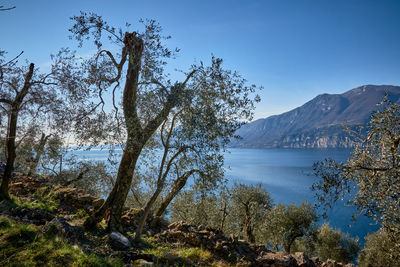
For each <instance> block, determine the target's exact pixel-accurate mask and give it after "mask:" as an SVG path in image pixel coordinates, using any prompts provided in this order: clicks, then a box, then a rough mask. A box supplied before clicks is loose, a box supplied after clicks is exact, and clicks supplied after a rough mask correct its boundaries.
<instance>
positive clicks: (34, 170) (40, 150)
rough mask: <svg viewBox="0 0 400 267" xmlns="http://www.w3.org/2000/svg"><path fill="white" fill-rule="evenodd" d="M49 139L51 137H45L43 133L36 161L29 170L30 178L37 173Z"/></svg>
mask: <svg viewBox="0 0 400 267" xmlns="http://www.w3.org/2000/svg"><path fill="white" fill-rule="evenodd" d="M49 137H50V135H45V134H44V133H42V136H41V138H40V142H39V146H38V148H37V149H36V156H35V159H34V160H33V162H32V165H31V166H30V168H29V172H28V176H31V175H33V174H35V173H36V168H37V166H38V164H39V161H40V157H41V156H42V154H43V152H44V147H45V145H46V143H47V139H49Z"/></svg>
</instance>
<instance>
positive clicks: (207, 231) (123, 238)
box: [0, 175, 354, 267]
mask: <svg viewBox="0 0 400 267" xmlns="http://www.w3.org/2000/svg"><path fill="white" fill-rule="evenodd" d="M10 193H11V195H12V200H11V201H7V200H3V201H1V202H0V266H110V267H112V266H116V267H117V266H221V267H225V266H293V267H296V266H303V267H318V266H321V267H322V266H339V267H340V266H344V267H351V266H354V265H353V264H347V265H346V264H341V263H338V262H336V261H334V260H329V259H328V260H327V261H326V262H322V261H320V260H319V259H318V257H313V258H311V259H310V258H309V257H308V256H307V255H306V254H304V253H303V252H296V253H294V254H288V253H285V252H280V251H272V250H270V249H268V248H267V247H266V246H265V245H261V244H252V243H248V242H246V241H245V240H239V239H238V237H236V236H233V235H231V236H229V237H227V236H225V235H224V233H223V232H222V231H221V229H216V228H212V227H208V226H204V225H199V226H197V225H192V224H189V223H186V222H182V221H180V222H175V223H172V224H169V223H168V222H167V221H166V220H164V219H161V218H159V219H158V220H155V217H154V218H150V219H151V220H152V222H151V224H150V225H151V226H150V227H149V228H148V229H146V230H147V231H146V234H145V235H144V236H143V243H134V242H133V238H132V232H133V230H134V229H135V228H136V227H137V222H138V217H140V216H141V213H140V212H141V210H137V209H125V211H124V215H123V216H122V223H123V227H124V235H122V234H121V233H117V232H112V233H109V232H108V231H107V229H106V223H105V222H103V223H101V224H100V225H99V228H96V229H94V230H92V231H87V230H85V229H84V227H83V226H82V223H83V221H84V220H85V218H86V217H87V216H88V211H91V210H93V209H94V208H96V207H98V206H99V205H101V204H102V203H103V201H104V200H103V199H101V198H96V197H93V196H91V195H89V194H85V193H84V192H83V191H82V190H79V189H76V188H72V187H62V186H60V185H53V184H52V183H50V181H49V180H48V179H46V178H35V177H29V176H20V175H18V176H17V177H15V179H14V181H13V183H11V185H10Z"/></svg>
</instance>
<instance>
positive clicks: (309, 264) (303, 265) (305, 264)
mask: <svg viewBox="0 0 400 267" xmlns="http://www.w3.org/2000/svg"><path fill="white" fill-rule="evenodd" d="M294 258H295V259H296V262H297V265H298V266H299V267H315V263H314V262H313V261H312V260H310V259H309V258H308V256H307V255H306V254H305V253H304V252H296V253H295V254H294Z"/></svg>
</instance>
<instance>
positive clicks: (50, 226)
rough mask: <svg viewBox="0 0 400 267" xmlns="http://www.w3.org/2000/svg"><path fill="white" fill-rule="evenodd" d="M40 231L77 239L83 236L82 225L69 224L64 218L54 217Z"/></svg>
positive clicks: (50, 234)
mask: <svg viewBox="0 0 400 267" xmlns="http://www.w3.org/2000/svg"><path fill="white" fill-rule="evenodd" d="M42 232H43V234H45V235H49V236H62V237H66V238H69V239H73V240H76V239H79V238H81V237H82V236H83V233H84V230H83V228H82V227H78V226H72V225H70V224H69V223H68V222H67V221H66V220H65V219H64V218H54V219H53V220H51V221H50V222H48V223H47V224H46V225H45V226H43V228H42Z"/></svg>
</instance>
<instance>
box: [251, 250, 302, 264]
mask: <svg viewBox="0 0 400 267" xmlns="http://www.w3.org/2000/svg"><path fill="white" fill-rule="evenodd" d="M257 265H258V266H275V267H293V266H298V265H297V261H296V259H295V258H294V257H293V256H292V255H290V254H287V253H285V252H266V253H265V252H264V253H261V254H260V256H259V257H258V258H257Z"/></svg>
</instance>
